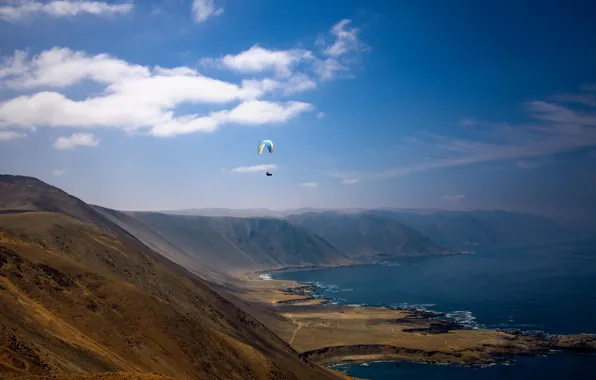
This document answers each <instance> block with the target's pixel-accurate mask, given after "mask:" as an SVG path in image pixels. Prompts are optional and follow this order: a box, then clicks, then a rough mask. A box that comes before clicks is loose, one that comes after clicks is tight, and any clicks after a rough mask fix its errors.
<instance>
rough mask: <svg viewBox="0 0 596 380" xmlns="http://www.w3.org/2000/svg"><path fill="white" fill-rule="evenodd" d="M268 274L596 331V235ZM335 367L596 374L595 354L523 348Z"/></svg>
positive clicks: (492, 374)
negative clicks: (531, 352)
mask: <svg viewBox="0 0 596 380" xmlns="http://www.w3.org/2000/svg"><path fill="white" fill-rule="evenodd" d="M269 277H271V278H274V279H286V280H295V281H299V282H303V283H313V284H316V285H318V286H319V291H318V292H317V294H316V296H317V297H325V298H329V299H331V300H332V303H335V304H342V305H363V306H367V305H368V306H380V305H385V306H393V307H400V308H415V309H422V310H430V311H438V312H444V313H446V316H447V317H448V318H451V319H453V320H455V321H458V322H460V323H462V324H464V325H465V326H466V327H467V328H471V329H479V328H500V329H519V330H524V331H535V332H537V331H540V332H545V333H549V334H575V333H582V332H583V333H594V334H596V240H589V241H587V240H584V241H580V242H564V243H549V244H535V245H525V246H507V247H505V246H502V247H492V248H484V249H478V250H477V251H476V252H475V253H474V254H467V255H453V256H434V257H423V258H414V259H400V260H397V261H391V262H387V261H384V262H379V263H376V264H371V265H363V266H357V267H343V268H330V269H319V270H311V271H299V272H283V273H272V274H270V276H265V278H269ZM334 369H336V370H340V371H343V372H346V373H348V374H350V375H353V376H356V377H359V378H364V379H375V380H377V379H378V380H381V379H420V380H430V379H458V380H467V379H482V380H492V379H507V380H517V379H520V380H521V379H524V380H528V379H547V380H550V379H596V355H594V354H570V353H564V352H561V353H554V354H552V355H548V356H530V357H528V356H520V357H515V358H513V359H512V360H509V361H507V362H506V363H503V364H496V365H489V366H459V365H437V364H424V363H408V362H375V363H363V364H349V365H348V364H342V365H338V366H335V367H334Z"/></svg>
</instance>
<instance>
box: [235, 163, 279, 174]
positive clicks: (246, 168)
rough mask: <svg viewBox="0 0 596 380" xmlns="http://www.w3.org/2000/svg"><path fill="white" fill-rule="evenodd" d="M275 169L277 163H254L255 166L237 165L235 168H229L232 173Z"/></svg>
mask: <svg viewBox="0 0 596 380" xmlns="http://www.w3.org/2000/svg"><path fill="white" fill-rule="evenodd" d="M273 169H277V165H275V164H268V165H255V166H239V167H237V168H233V169H230V171H231V172H233V173H257V172H265V171H268V170H273Z"/></svg>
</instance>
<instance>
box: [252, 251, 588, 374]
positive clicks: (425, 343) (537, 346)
mask: <svg viewBox="0 0 596 380" xmlns="http://www.w3.org/2000/svg"><path fill="white" fill-rule="evenodd" d="M466 254H469V253H466ZM365 265H375V264H374V263H358V264H349V265H329V266H307V267H286V268H278V269H272V270H267V271H259V272H252V273H247V274H246V278H247V279H249V281H250V282H252V283H261V284H263V283H268V284H270V285H268V286H266V289H268V291H269V292H271V293H272V294H277V295H278V297H273V300H271V301H269V302H266V303H267V304H268V306H269V307H270V308H271V310H272V311H275V312H276V313H277V314H279V315H282V316H284V317H285V318H286V320H287V321H288V322H289V323H290V324H291V325H290V326H282V327H280V326H276V327H277V328H273V329H274V330H276V332H277V333H278V335H280V337H282V339H284V340H286V341H287V342H288V343H289V344H290V345H291V346H292V347H293V348H294V349H296V351H298V352H299V353H300V354H301V356H303V357H304V358H305V359H309V360H312V361H314V362H317V363H319V364H321V365H324V366H326V367H329V368H330V369H332V366H335V365H340V364H355V363H369V362H377V361H409V362H419V363H432V364H455V365H492V364H498V363H503V362H507V361H508V360H510V359H511V358H512V357H515V356H519V355H550V354H552V353H554V352H557V351H570V352H593V351H596V335H590V334H577V335H557V336H555V335H544V334H538V333H530V332H524V331H519V330H491V329H470V328H469V327H467V326H465V325H463V324H461V323H459V322H456V321H453V320H449V319H445V318H444V317H445V313H441V312H430V311H424V310H417V309H413V308H395V307H389V306H353V305H351V306H350V305H347V306H346V305H334V304H333V303H332V301H333V300H331V299H327V298H323V297H316V294H315V293H316V292H317V291H318V289H320V288H319V287H318V286H317V285H316V284H311V283H300V282H297V281H291V280H274V279H271V277H270V276H267V275H271V274H275V273H287V272H296V271H308V270H320V269H330V268H340V267H358V266H365ZM255 291H256V292H258V290H255ZM277 298H279V299H277ZM305 331H308V333H305Z"/></svg>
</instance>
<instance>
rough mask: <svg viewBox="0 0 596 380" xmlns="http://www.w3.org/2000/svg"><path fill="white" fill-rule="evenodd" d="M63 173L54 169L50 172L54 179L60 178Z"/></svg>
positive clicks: (64, 171) (61, 170) (63, 171)
mask: <svg viewBox="0 0 596 380" xmlns="http://www.w3.org/2000/svg"><path fill="white" fill-rule="evenodd" d="M64 173H66V170H64V169H55V170H53V171H52V175H53V176H54V177H60V176H61V175H62V174H64Z"/></svg>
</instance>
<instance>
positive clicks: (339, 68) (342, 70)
mask: <svg viewBox="0 0 596 380" xmlns="http://www.w3.org/2000/svg"><path fill="white" fill-rule="evenodd" d="M314 71H315V73H316V74H317V75H318V76H319V77H320V78H321V79H322V80H332V79H335V78H337V77H338V76H339V75H342V74H343V75H344V76H350V69H349V68H348V67H347V66H344V65H342V64H341V63H339V62H338V61H337V60H336V59H334V58H327V59H325V60H317V61H316V63H315V65H314Z"/></svg>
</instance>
